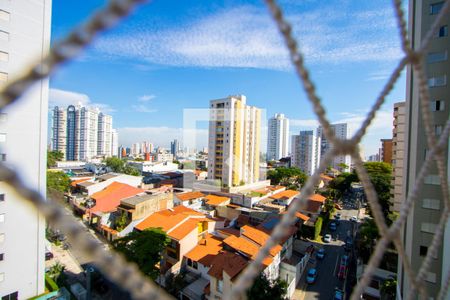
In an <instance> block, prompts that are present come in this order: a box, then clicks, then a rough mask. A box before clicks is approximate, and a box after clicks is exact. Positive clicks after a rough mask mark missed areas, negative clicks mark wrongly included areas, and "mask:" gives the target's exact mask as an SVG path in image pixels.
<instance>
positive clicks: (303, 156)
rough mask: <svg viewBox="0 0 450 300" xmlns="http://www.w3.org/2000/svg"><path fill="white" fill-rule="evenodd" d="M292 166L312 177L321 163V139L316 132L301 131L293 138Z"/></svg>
mask: <svg viewBox="0 0 450 300" xmlns="http://www.w3.org/2000/svg"><path fill="white" fill-rule="evenodd" d="M291 147H292V149H291V165H292V166H293V167H297V168H300V169H301V170H302V171H303V172H305V173H306V174H308V175H312V174H313V173H314V171H315V170H316V169H317V168H318V167H319V163H320V137H319V136H317V135H316V134H314V131H312V130H309V131H300V134H299V135H293V136H292V146H291Z"/></svg>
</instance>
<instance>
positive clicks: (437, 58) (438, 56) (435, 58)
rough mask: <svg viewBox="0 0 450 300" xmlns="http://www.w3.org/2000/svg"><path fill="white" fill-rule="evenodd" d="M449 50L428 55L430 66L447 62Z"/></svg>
mask: <svg viewBox="0 0 450 300" xmlns="http://www.w3.org/2000/svg"><path fill="white" fill-rule="evenodd" d="M447 56H448V55H447V50H445V51H442V52H430V53H428V55H427V62H428V63H429V64H432V63H437V62H441V61H446V60H447Z"/></svg>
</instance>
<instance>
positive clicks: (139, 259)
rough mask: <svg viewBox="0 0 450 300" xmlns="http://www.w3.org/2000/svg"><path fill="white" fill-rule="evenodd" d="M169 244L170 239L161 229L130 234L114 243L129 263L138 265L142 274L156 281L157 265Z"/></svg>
mask: <svg viewBox="0 0 450 300" xmlns="http://www.w3.org/2000/svg"><path fill="white" fill-rule="evenodd" d="M169 242H170V239H169V238H168V237H167V235H166V233H165V232H164V231H162V230H161V229H160V228H150V229H146V230H144V231H140V232H139V231H133V232H130V233H129V234H128V235H127V236H125V237H123V238H120V239H117V240H115V241H113V247H114V248H115V250H117V251H119V252H121V253H123V254H124V255H125V258H126V259H127V260H128V261H131V262H134V263H136V264H137V265H138V266H139V269H140V270H141V271H142V273H144V274H145V275H147V276H149V277H150V278H152V279H153V280H155V279H156V278H157V277H158V274H159V269H157V268H156V264H157V263H159V262H160V260H161V253H162V251H163V250H164V249H165V247H166V246H167V245H168V243H169Z"/></svg>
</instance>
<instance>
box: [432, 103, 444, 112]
mask: <svg viewBox="0 0 450 300" xmlns="http://www.w3.org/2000/svg"><path fill="white" fill-rule="evenodd" d="M444 109H445V102H444V101H443V100H434V101H431V111H442V110H444Z"/></svg>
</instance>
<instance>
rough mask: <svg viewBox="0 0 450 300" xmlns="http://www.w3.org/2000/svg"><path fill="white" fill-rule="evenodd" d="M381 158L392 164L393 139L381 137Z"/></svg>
mask: <svg viewBox="0 0 450 300" xmlns="http://www.w3.org/2000/svg"><path fill="white" fill-rule="evenodd" d="M380 141H381V148H380V160H381V161H382V162H385V163H388V164H392V139H381V140H380Z"/></svg>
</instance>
